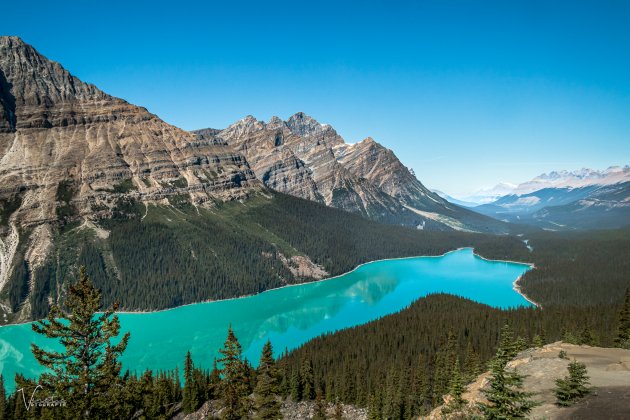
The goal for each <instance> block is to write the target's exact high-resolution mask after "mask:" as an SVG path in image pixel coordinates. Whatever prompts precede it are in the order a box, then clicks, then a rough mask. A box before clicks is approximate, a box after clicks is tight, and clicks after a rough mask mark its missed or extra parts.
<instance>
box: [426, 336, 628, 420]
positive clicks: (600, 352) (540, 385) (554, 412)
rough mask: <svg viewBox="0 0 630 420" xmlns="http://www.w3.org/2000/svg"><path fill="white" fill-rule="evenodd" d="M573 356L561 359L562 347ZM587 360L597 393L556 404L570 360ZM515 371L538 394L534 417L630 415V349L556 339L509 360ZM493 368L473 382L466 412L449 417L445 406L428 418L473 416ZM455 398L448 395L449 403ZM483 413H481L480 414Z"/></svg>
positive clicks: (483, 400)
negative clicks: (569, 403) (560, 381)
mask: <svg viewBox="0 0 630 420" xmlns="http://www.w3.org/2000/svg"><path fill="white" fill-rule="evenodd" d="M561 350H563V351H565V352H566V354H567V358H566V359H561V358H559V357H558V355H559V353H560V351H561ZM573 360H577V361H578V362H581V363H584V364H585V365H586V368H587V370H588V375H589V377H590V385H591V386H592V387H593V393H592V394H591V395H590V396H587V397H586V398H584V400H582V401H580V402H578V403H577V404H576V405H574V406H572V407H568V408H562V407H559V406H557V405H555V402H556V398H555V395H554V393H553V390H554V388H555V386H556V384H555V380H556V379H558V378H564V377H565V376H567V375H568V372H567V366H568V364H569V362H570V361H573ZM507 367H508V368H509V369H515V370H516V371H517V372H518V373H520V374H522V375H526V376H525V379H524V382H523V389H524V390H525V391H528V392H535V393H536V394H535V395H534V397H533V399H534V400H536V401H538V402H539V403H540V405H539V406H537V407H535V408H534V409H533V410H532V412H531V413H530V415H529V416H528V418H531V419H578V418H579V419H591V418H592V419H594V418H601V419H613V418H614V419H617V418H619V419H621V418H626V417H627V416H625V417H624V415H623V414H622V413H626V414H627V413H628V409H629V408H630V404H629V401H628V397H629V396H630V350H624V349H616V348H601V347H590V346H585V345H582V346H578V345H575V344H567V343H562V342H556V343H552V344H548V345H546V346H544V347H542V348H534V349H528V350H525V351H523V352H521V353H519V354H518V355H517V356H516V358H514V360H512V361H511V362H510V363H508V366H507ZM489 375H490V373H489V372H486V373H483V374H482V375H480V376H479V377H478V378H477V379H476V380H475V381H474V382H472V383H471V384H469V385H468V387H467V390H466V392H465V393H464V394H463V395H462V397H463V398H464V399H465V400H467V401H468V405H467V407H466V408H465V409H464V410H463V411H464V412H463V413H462V412H456V413H453V414H452V415H449V416H444V415H443V414H442V412H441V407H438V408H436V409H435V410H433V411H432V412H431V414H430V415H429V416H427V417H425V418H426V419H436V420H437V419H445V418H446V419H449V418H453V419H460V418H471V417H472V414H474V413H475V411H476V410H475V407H476V404H477V403H479V402H487V401H486V400H485V398H484V394H483V393H482V389H484V388H485V387H487V386H488V383H489V379H488V378H489ZM448 399H449V397H448V396H447V397H446V400H447V401H448ZM477 414H478V413H477Z"/></svg>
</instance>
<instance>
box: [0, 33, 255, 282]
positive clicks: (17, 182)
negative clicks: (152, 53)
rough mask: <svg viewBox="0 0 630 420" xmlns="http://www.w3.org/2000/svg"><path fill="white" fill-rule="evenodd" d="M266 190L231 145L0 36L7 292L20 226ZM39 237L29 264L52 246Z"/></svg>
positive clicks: (0, 189) (0, 202)
mask: <svg viewBox="0 0 630 420" xmlns="http://www.w3.org/2000/svg"><path fill="white" fill-rule="evenodd" d="M260 188H262V185H261V184H260V182H259V181H258V180H256V179H255V176H254V173H253V172H252V171H251V170H250V168H249V166H248V164H247V162H246V161H245V159H244V158H243V156H242V155H240V154H238V153H236V152H235V151H234V150H233V149H232V148H231V147H230V146H228V145H227V144H226V143H225V142H222V141H219V140H217V139H216V138H202V136H199V135H195V134H192V133H189V132H186V131H184V130H181V129H179V128H176V127H173V126H171V125H169V124H166V123H165V122H164V121H162V120H160V119H159V118H158V117H156V116H155V115H153V114H150V113H149V112H148V111H147V110H146V109H144V108H141V107H138V106H134V105H131V104H129V103H127V102H126V101H124V100H122V99H119V98H115V97H112V96H110V95H107V94H106V93H104V92H102V91H100V90H99V89H97V88H96V87H95V86H93V85H90V84H86V83H84V82H82V81H80V80H79V79H77V78H76V77H74V76H72V75H71V74H70V73H69V72H68V71H66V70H65V69H64V68H63V67H62V66H61V65H60V64H58V63H55V62H52V61H50V60H48V59H47V58H45V57H44V56H42V55H40V54H39V53H38V52H37V51H36V50H35V49H34V48H33V47H31V46H30V45H27V44H25V43H24V42H23V41H22V40H21V39H19V38H17V37H6V36H5V37H0V207H1V208H2V215H1V216H0V217H1V218H2V219H3V220H1V221H0V262H1V264H0V269H1V272H0V289H1V288H2V285H3V284H4V282H5V281H6V277H7V275H8V272H9V268H10V266H11V262H12V259H13V255H14V253H15V250H16V247H17V246H18V245H17V242H18V234H17V232H16V229H15V226H16V225H19V226H20V227H21V228H32V227H35V226H38V225H42V224H48V223H54V222H56V221H57V220H58V219H59V218H60V217H61V216H60V210H64V211H62V212H61V213H63V214H65V215H66V216H67V215H71V216H72V217H73V218H74V219H81V218H92V217H99V216H102V215H103V214H106V213H107V212H108V209H109V208H110V207H111V206H112V205H113V203H115V202H116V200H117V199H118V198H119V197H120V196H123V195H125V196H130V197H133V198H136V199H138V200H142V201H154V200H160V199H162V198H164V197H167V196H169V195H173V194H178V195H179V194H186V195H189V196H190V198H191V201H192V202H194V203H197V204H201V203H206V202H209V201H211V200H229V199H234V198H242V197H245V196H247V195H248V194H250V193H251V192H253V191H257V190H259V189H260ZM37 237H40V239H41V240H42V241H44V242H46V243H41V242H38V243H37V244H35V243H34V242H33V241H34V239H32V240H31V243H30V244H29V245H28V250H27V251H26V252H25V254H26V255H27V256H28V255H39V253H37V252H34V251H33V250H34V249H35V247H36V246H37V247H38V248H37V249H39V250H45V249H46V248H47V246H48V245H49V244H50V235H44V234H41V235H38V236H37ZM32 238H34V236H33V237H32ZM31 248H32V249H31ZM38 258H39V257H38ZM39 260H41V258H39ZM37 261H38V260H37V259H35V260H34V261H32V262H31V261H27V262H28V263H36V262H37ZM31 268H33V267H31Z"/></svg>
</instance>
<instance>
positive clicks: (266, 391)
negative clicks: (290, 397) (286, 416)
mask: <svg viewBox="0 0 630 420" xmlns="http://www.w3.org/2000/svg"><path fill="white" fill-rule="evenodd" d="M256 379H257V382H256V389H255V390H254V394H255V409H256V419H260V420H263V419H280V418H282V414H281V413H280V401H279V399H278V391H279V386H280V374H279V372H278V369H277V367H276V362H275V360H274V358H273V348H272V346H271V342H270V341H267V343H266V344H265V346H264V347H263V349H262V354H261V355H260V362H259V363H258V370H257V375H256Z"/></svg>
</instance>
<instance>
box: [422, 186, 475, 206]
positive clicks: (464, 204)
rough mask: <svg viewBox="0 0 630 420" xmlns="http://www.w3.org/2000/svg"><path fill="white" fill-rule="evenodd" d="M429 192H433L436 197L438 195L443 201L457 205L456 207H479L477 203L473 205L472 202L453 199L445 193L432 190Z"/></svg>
mask: <svg viewBox="0 0 630 420" xmlns="http://www.w3.org/2000/svg"><path fill="white" fill-rule="evenodd" d="M431 191H433V192H434V193H436V194H437V195H439V196H440V197H442V198H443V199H445V200H446V201H448V202H449V203H453V204H457V205H458V206H462V207H470V208H472V207H477V206H478V205H479V203H474V202H472V201H464V200H458V199H457V198H455V197H453V196H450V195H448V194H446V193H445V192H443V191H440V190H434V189H432V190H431Z"/></svg>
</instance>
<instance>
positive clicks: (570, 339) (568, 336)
mask: <svg viewBox="0 0 630 420" xmlns="http://www.w3.org/2000/svg"><path fill="white" fill-rule="evenodd" d="M562 341H564V342H565V343H568V344H578V341H579V340H578V338H577V337H576V336H575V334H573V333H572V332H571V331H569V330H565V331H564V333H563V334H562Z"/></svg>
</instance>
